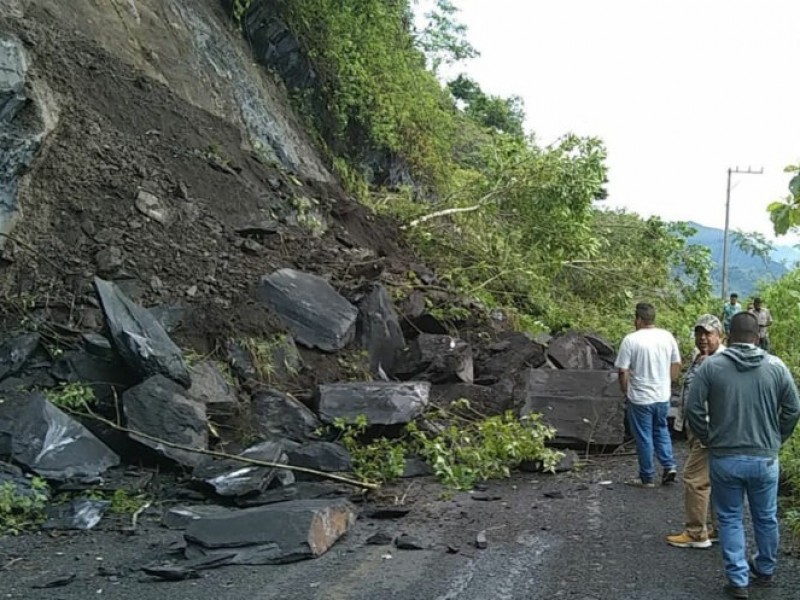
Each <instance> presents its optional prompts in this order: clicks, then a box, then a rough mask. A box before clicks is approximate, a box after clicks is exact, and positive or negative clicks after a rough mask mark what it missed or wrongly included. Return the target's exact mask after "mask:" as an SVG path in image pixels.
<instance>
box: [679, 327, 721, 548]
mask: <svg viewBox="0 0 800 600" xmlns="http://www.w3.org/2000/svg"><path fill="white" fill-rule="evenodd" d="M694 344H695V346H696V348H695V351H694V355H693V356H694V359H693V360H692V364H691V365H690V366H689V370H688V371H686V375H685V376H684V378H683V390H682V391H681V401H680V405H679V410H678V415H677V417H676V418H675V424H674V426H673V427H674V429H675V430H676V431H686V439H687V441H688V443H689V454H688V455H687V456H686V464H685V465H684V467H683V500H684V515H685V517H686V524H685V526H684V529H683V531H682V532H681V533H677V534H674V535H668V536H667V543H668V544H669V545H670V546H675V547H677V548H708V547H710V546H711V543H712V542H716V541H717V534H716V532H715V531H714V529H713V527H712V526H711V525H710V523H711V521H712V519H711V518H710V517H711V510H709V501H710V500H711V480H710V478H709V475H708V450H707V449H706V447H705V446H704V445H703V444H701V443H700V440H699V439H697V436H696V435H695V434H694V433H692V430H691V428H690V427H688V426H686V424H685V413H684V405H685V403H686V398H687V397H688V395H689V388H690V387H691V385H692V380H693V379H694V376H695V373H696V372H697V369H698V368H700V365H702V364H703V362H704V361H705V359H706V358H707V357H709V356H711V355H713V354H717V353H718V352H722V351H723V350H724V349H725V346H724V345H723V344H722V324H721V323H720V322H719V319H718V318H717V317H715V316H714V315H709V314H706V315H702V316H701V317H700V318H698V319H697V322H696V323H695V325H694Z"/></svg>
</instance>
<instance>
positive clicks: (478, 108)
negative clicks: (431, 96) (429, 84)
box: [447, 75, 525, 137]
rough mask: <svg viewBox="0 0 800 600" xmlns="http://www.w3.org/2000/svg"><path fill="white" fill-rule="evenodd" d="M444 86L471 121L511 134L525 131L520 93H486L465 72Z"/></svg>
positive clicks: (518, 134) (520, 135)
mask: <svg viewBox="0 0 800 600" xmlns="http://www.w3.org/2000/svg"><path fill="white" fill-rule="evenodd" d="M447 87H448V89H449V90H450V93H451V94H453V97H454V98H455V99H456V100H457V101H459V102H460V103H461V104H462V105H463V108H464V112H465V113H466V114H467V116H468V117H470V118H471V119H472V120H473V121H475V122H477V123H478V124H480V125H482V126H484V127H488V128H490V129H494V130H497V131H501V132H503V133H508V134H510V135H514V136H519V137H522V136H524V135H525V131H524V129H523V122H524V121H525V105H524V103H523V101H522V98H520V97H519V96H511V97H509V98H502V97H501V96H492V95H489V94H486V93H485V92H484V91H483V90H482V89H481V87H480V86H479V85H478V83H477V82H476V81H475V80H474V79H471V78H469V77H467V76H466V75H459V76H458V77H456V78H455V79H454V80H453V81H450V82H449V83H448V84H447Z"/></svg>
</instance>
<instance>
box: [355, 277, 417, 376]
mask: <svg viewBox="0 0 800 600" xmlns="http://www.w3.org/2000/svg"><path fill="white" fill-rule="evenodd" d="M356 335H357V338H358V341H359V343H360V344H361V347H362V348H364V349H365V350H366V351H367V352H368V353H369V363H370V369H371V370H372V372H373V373H378V372H379V371H380V369H383V370H384V371H385V372H387V373H391V372H392V370H393V368H394V362H395V357H396V356H397V353H398V352H400V351H401V350H402V349H403V348H404V347H405V339H404V338H403V330H402V328H401V327H400V322H399V321H398V319H397V313H396V312H395V310H394V305H393V304H392V298H391V296H389V292H388V291H386V288H385V287H384V286H382V285H380V284H376V285H373V286H372V288H371V289H370V291H369V292H368V293H367V295H366V296H364V299H363V300H361V302H360V303H359V305H358V323H357V325H356Z"/></svg>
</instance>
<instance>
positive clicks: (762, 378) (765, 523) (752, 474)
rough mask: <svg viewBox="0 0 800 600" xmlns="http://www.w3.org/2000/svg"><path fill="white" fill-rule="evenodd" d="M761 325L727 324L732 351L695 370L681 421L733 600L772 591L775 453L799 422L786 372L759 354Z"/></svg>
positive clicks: (736, 320)
mask: <svg viewBox="0 0 800 600" xmlns="http://www.w3.org/2000/svg"><path fill="white" fill-rule="evenodd" d="M758 340H759V335H758V321H757V320H756V319H755V317H754V316H753V315H751V314H749V313H738V314H736V315H734V316H733V318H732V319H731V332H730V346H729V348H728V349H727V350H725V351H724V352H721V353H719V354H715V355H714V356H710V357H708V358H707V359H706V360H705V361H704V362H703V364H702V366H701V367H700V368H699V369H698V370H697V373H696V374H695V377H694V380H693V381H692V387H691V389H690V390H689V398H688V399H687V403H686V414H687V418H688V422H689V426H690V427H691V429H692V431H693V432H694V433H695V435H696V436H697V437H698V438H699V439H700V441H701V442H702V443H703V444H704V445H705V446H707V447H708V452H709V471H710V473H711V499H712V501H713V503H714V509H715V510H716V512H717V520H718V521H719V538H720V546H721V548H722V559H723V562H724V564H725V572H726V574H727V576H728V584H727V585H726V586H725V592H726V593H727V594H728V595H729V596H730V597H732V598H747V597H748V585H750V584H752V585H759V586H769V585H772V583H773V576H774V573H775V566H776V563H777V558H778V542H779V535H778V508H777V503H778V472H779V468H778V452H779V450H780V447H781V444H782V443H783V442H785V441H786V440H787V439H788V438H789V436H790V435H791V434H792V431H793V430H794V428H795V426H796V425H797V421H798V419H800V400H798V395H797V387H796V386H795V383H794V380H793V379H792V376H791V373H790V372H789V369H787V368H786V365H785V364H784V363H783V361H781V360H780V359H779V358H777V357H775V356H772V355H770V354H767V353H766V352H765V351H764V350H762V349H761V348H759V347H758V346H757V345H756V344H757V343H758ZM745 494H747V499H748V502H749V504H750V514H751V516H752V520H753V531H754V534H755V535H754V537H755V542H756V554H755V556H754V557H753V560H752V562H750V563H748V560H747V554H746V548H745V535H744V496H745Z"/></svg>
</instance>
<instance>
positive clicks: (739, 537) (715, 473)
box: [708, 456, 779, 587]
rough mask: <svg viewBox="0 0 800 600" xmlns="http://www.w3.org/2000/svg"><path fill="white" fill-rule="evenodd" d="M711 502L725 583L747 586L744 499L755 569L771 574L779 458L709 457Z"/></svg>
mask: <svg viewBox="0 0 800 600" xmlns="http://www.w3.org/2000/svg"><path fill="white" fill-rule="evenodd" d="M708 466H709V471H710V472H711V499H712V501H713V502H714V508H715V509H716V511H717V520H718V522H719V541H720V546H721V547H722V561H723V562H724V563H725V573H726V574H727V575H728V580H729V581H730V582H731V584H732V585H735V586H740V587H743V586H746V585H747V584H748V582H749V568H748V566H747V554H746V549H745V539H744V496H745V493H746V494H747V501H748V503H749V504H750V516H751V517H752V519H753V533H754V537H755V542H756V555H755V559H754V563H755V568H756V570H757V571H758V572H759V573H761V574H763V575H772V574H773V573H774V572H775V565H776V563H777V559H778V541H779V533H778V471H779V466H778V459H777V458H774V457H770V456H709V459H708Z"/></svg>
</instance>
